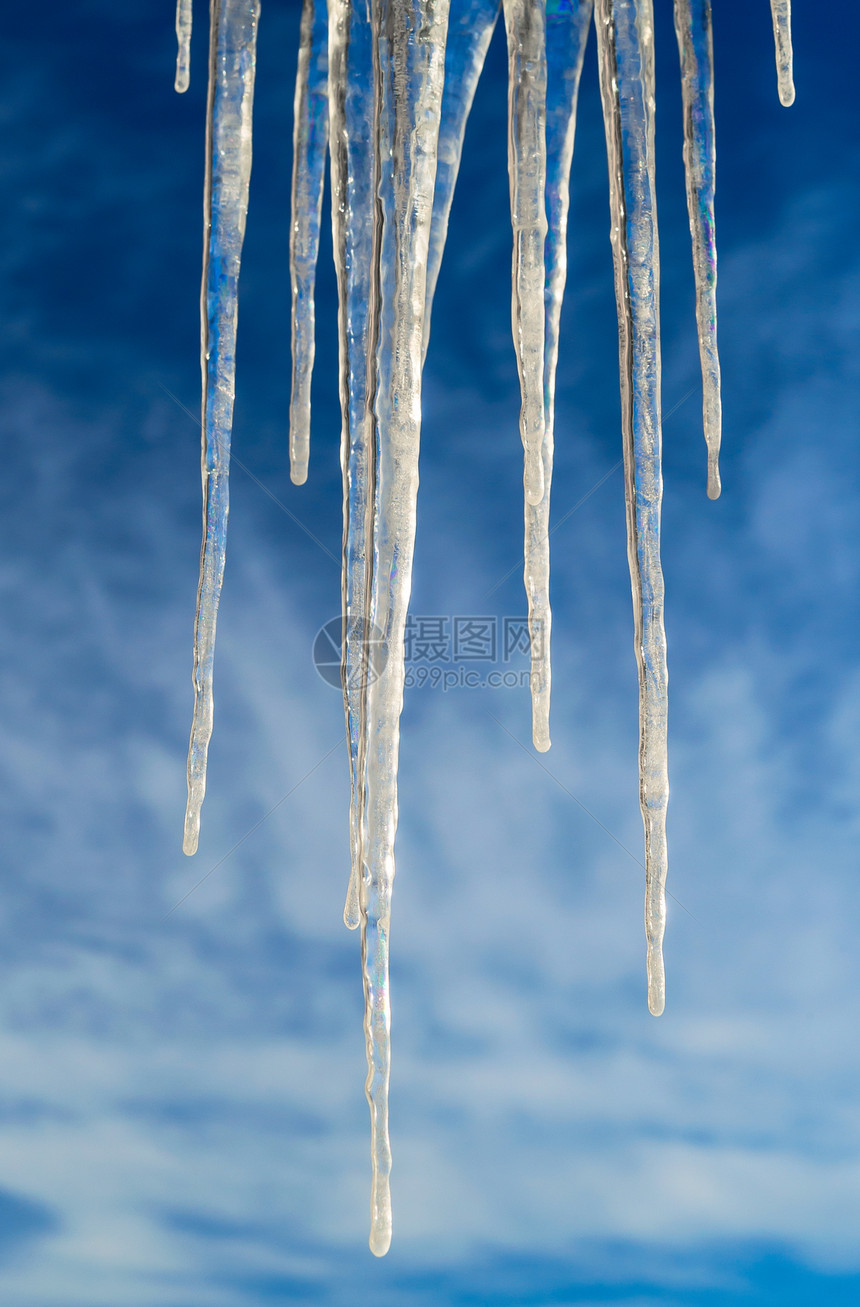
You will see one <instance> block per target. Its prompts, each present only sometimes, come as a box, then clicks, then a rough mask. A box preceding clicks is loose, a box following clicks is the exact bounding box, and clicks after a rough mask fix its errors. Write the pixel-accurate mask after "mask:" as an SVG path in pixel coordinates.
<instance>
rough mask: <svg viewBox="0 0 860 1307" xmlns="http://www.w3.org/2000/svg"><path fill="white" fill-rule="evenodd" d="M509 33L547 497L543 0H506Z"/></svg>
mask: <svg viewBox="0 0 860 1307" xmlns="http://www.w3.org/2000/svg"><path fill="white" fill-rule="evenodd" d="M503 7H504V13H505V28H506V30H507V37H508V173H509V176H510V186H511V222H512V224H513V228H514V257H513V294H512V297H511V316H512V322H513V332H514V347H515V349H516V353H517V368H518V370H519V374H520V393H521V396H522V405H521V408H520V434H521V436H522V441H523V449H524V451H525V458H524V471H523V485H524V488H525V496H526V499H527V501H528V502H529V503H530V504H539V503H540V501H541V499H542V498H543V493H544V486H543V462H542V459H541V447H542V445H543V436H544V406H543V372H544V284H545V283H544V258H543V247H544V240H545V239H546V200H545V194H544V192H545V189H546V13H545V5H544V0H504V6H503Z"/></svg>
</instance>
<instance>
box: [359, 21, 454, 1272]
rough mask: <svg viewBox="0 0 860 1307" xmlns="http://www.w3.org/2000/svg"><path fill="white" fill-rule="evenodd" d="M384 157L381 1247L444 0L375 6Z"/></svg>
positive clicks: (375, 901)
mask: <svg viewBox="0 0 860 1307" xmlns="http://www.w3.org/2000/svg"><path fill="white" fill-rule="evenodd" d="M372 12H373V32H374V59H375V63H376V68H375V72H376V77H375V79H374V83H375V92H376V100H375V113H374V118H375V123H376V132H375V151H376V159H377V163H378V166H379V168H380V173H379V189H378V201H379V204H378V217H381V220H382V238H381V244H380V247H379V262H378V265H377V267H376V268H374V270H373V271H374V273H375V274H376V275H377V276H378V299H376V298H375V297H374V300H373V301H372V303H375V304H378V311H379V328H378V336H377V349H376V380H377V390H376V397H375V411H376V417H377V431H378V444H377V460H376V466H375V480H376V484H375V503H376V509H375V515H374V542H373V591H372V602H371V612H370V617H371V621H372V624H373V627H374V628H375V629H376V630H378V631H380V632H381V633H382V635H383V639H384V648H385V650H386V651H387V659H386V661H385V664H384V666H383V667H382V668H381V670H380V674H379V676H378V677H377V678H376V679H375V680H371V682H370V684H369V685H368V687H367V751H366V755H365V785H366V809H365V820H364V823H363V829H362V836H363V852H362V880H361V918H362V941H361V943H362V950H361V951H362V963H363V968H364V990H365V1036H366V1041H367V1060H368V1075H367V1083H366V1090H367V1097H368V1101H369V1103H370V1114H371V1128H372V1142H371V1151H372V1161H373V1188H372V1194H371V1229H370V1248H371V1251H372V1252H374V1253H375V1254H376V1255H377V1256H382V1255H383V1254H384V1253H385V1252H387V1250H388V1247H389V1244H390V1242H391V1198H390V1192H389V1173H390V1170H391V1150H390V1145H389V1141H388V1080H389V1066H390V1042H389V1035H390V1020H391V1009H390V1002H389V991H388V934H389V923H390V913H391V891H392V887H393V881H394V836H395V831H396V829H397V759H398V752H399V744H400V711H401V708H402V706H403V681H404V659H403V641H404V630H405V624H406V610H407V605H408V602H409V593H410V589H411V584H412V552H413V545H414V539H415V507H416V495H417V491H418V446H419V442H420V430H421V365H422V357H423V335H424V308H425V299H426V289H427V286H426V277H427V255H428V247H429V240H430V223H431V215H432V207H433V193H434V185H435V180H436V151H437V145H438V135H439V115H440V109H441V99H442V83H443V77H444V60H445V36H446V28H447V23H448V2H447V0H374V3H373V11H372Z"/></svg>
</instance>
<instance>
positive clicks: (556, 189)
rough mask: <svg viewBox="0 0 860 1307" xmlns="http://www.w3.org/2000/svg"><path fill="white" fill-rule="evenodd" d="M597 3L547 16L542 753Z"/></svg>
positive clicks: (537, 514)
mask: <svg viewBox="0 0 860 1307" xmlns="http://www.w3.org/2000/svg"><path fill="white" fill-rule="evenodd" d="M591 11H592V0H573V3H572V4H569V5H564V4H557V5H549V6H548V7H547V15H546V57H547V105H546V216H547V237H546V244H545V246H544V263H545V267H546V291H545V297H544V298H545V315H546V318H545V327H544V331H545V343H544V374H543V380H544V424H545V426H544V437H543V445H542V448H541V461H542V466H543V482H544V488H543V496H542V498H541V500H540V503H538V504H531V503H529V501H528V498H526V501H525V566H524V575H525V586H526V596H527V598H528V605H529V633H530V636H531V695H532V740H533V741H534V746H535V748H536V749H539V750H540V751H541V752H545V751H546V750H547V749H548V748H549V746H550V736H549V708H550V687H551V680H552V673H551V665H550V631H551V625H552V610H551V609H550V604H549V500H550V485H551V482H552V462H553V424H554V414H555V368H556V362H557V360H558V329H559V322H560V320H561V304H562V298H563V296H564V283H565V280H566V278H567V213H568V207H569V198H570V164H571V160H572V158H573V138H574V131H575V127H576V102H577V97H578V95H579V79H580V74H581V73H582V60H583V55H584V54H585V43H586V40H587V37H588V25H589V22H590V21H591Z"/></svg>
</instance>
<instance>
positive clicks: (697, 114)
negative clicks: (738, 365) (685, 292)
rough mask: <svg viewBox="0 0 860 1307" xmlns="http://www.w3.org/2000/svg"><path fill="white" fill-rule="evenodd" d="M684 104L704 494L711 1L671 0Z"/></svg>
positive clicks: (716, 449)
mask: <svg viewBox="0 0 860 1307" xmlns="http://www.w3.org/2000/svg"><path fill="white" fill-rule="evenodd" d="M675 33H676V35H677V37H678V50H679V53H680V55H681V90H682V94H683V102H684V172H685V175H686V179H687V212H688V213H689V215H690V235H691V237H692V240H693V271H694V273H695V278H696V324H697V327H698V331H699V358H700V360H701V365H702V413H703V418H704V428H705V441H706V443H707V446H708V497H709V498H710V499H719V496H720V438H721V427H722V403H721V400H720V356H719V354H718V353H717V243H716V238H715V236H714V169H715V166H716V152H715V149H714V43H713V35H712V31H711V0H675Z"/></svg>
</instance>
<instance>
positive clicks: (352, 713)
mask: <svg viewBox="0 0 860 1307" xmlns="http://www.w3.org/2000/svg"><path fill="white" fill-rule="evenodd" d="M329 120H330V143H331V193H332V245H333V249H334V260H335V269H336V272H337V284H338V337H339V354H340V368H339V371H340V402H341V417H342V427H341V468H342V472H343V581H342V600H343V631H342V645H343V690H344V708H345V711H346V724H347V739H348V742H349V763H350V814H349V825H350V850H351V867H350V877H349V888H348V890H347V896H346V905H345V907H344V913H343V919H344V921H345V922H346V924H347V926H349V928H350V929H351V930H354V929H355V928H356V927H357V926H358V924H359V921H360V919H361V913H360V908H359V881H360V862H361V845H360V815H361V813H362V811H363V808H364V761H363V760H364V749H365V744H366V741H365V734H364V711H365V702H366V695H367V682H368V678H369V677H370V676H372V675H375V669H376V661H377V660H376V657H375V655H376V653H377V650H376V649H375V647H374V646H373V644H372V642H371V641H370V639H369V633H368V627H367V615H368V611H369V603H370V567H369V559H368V549H369V544H368V542H369V541H370V539H371V531H372V520H371V518H370V515H371V514H372V512H373V497H372V496H370V495H368V486H369V484H370V469H371V459H372V457H373V440H374V425H373V414H372V412H371V411H370V409H369V406H368V400H367V396H368V366H372V367H373V368H374V369H375V367H376V357H375V348H374V349H373V350H369V349H368V305H369V302H370V285H371V271H370V270H371V266H372V265H373V264H374V262H375V258H374V226H373V201H372V195H373V190H374V180H373V179H374V159H373V144H372V142H373V59H372V54H371V30H370V20H369V16H368V13H367V10H366V8H365V6H364V5H362V4H352V3H351V0H329ZM376 257H378V255H377V256H376Z"/></svg>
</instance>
